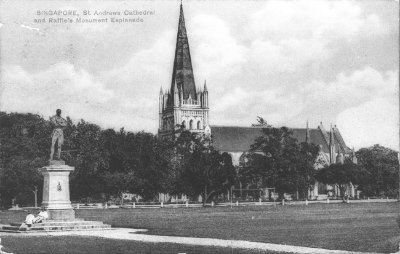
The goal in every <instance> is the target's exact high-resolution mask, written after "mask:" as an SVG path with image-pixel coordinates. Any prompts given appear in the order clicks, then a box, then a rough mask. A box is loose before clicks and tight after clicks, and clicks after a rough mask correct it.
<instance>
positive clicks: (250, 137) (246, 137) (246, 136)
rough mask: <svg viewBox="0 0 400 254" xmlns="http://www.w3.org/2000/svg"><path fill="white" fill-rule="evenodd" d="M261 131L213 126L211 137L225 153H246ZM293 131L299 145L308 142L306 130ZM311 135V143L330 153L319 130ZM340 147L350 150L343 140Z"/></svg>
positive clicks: (259, 129) (315, 130)
mask: <svg viewBox="0 0 400 254" xmlns="http://www.w3.org/2000/svg"><path fill="white" fill-rule="evenodd" d="M261 130H262V128H260V127H231V126H211V135H212V136H213V138H214V145H215V147H216V148H217V149H218V150H220V151H224V152H245V151H248V150H250V147H251V145H252V144H253V143H254V140H255V139H256V138H257V137H259V136H261V135H262V132H261ZM291 130H292V132H293V137H294V138H296V139H297V141H298V142H299V143H301V142H305V141H306V136H307V129H306V128H293V129H291ZM336 133H338V135H340V132H339V130H338V129H337V128H335V137H336ZM309 135H310V136H309V137H310V142H311V143H314V144H316V145H321V146H322V151H323V152H325V153H329V144H328V143H327V142H326V141H325V139H324V136H323V134H322V132H321V130H320V129H319V128H317V129H309ZM336 142H338V141H336ZM342 142H343V143H342ZM340 143H342V144H340ZM339 145H340V146H343V147H344V150H345V152H348V151H349V150H350V149H348V147H347V146H346V145H345V143H344V141H343V139H341V141H339Z"/></svg>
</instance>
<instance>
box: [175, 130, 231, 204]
mask: <svg viewBox="0 0 400 254" xmlns="http://www.w3.org/2000/svg"><path fill="white" fill-rule="evenodd" d="M175 149H176V152H177V155H178V156H179V157H180V160H181V164H180V166H181V167H180V168H179V169H178V175H179V178H178V179H179V184H178V186H177V187H178V188H177V190H179V191H182V193H185V194H187V195H189V196H191V197H192V198H194V197H197V196H199V195H201V196H202V200H203V204H205V203H206V202H207V201H208V200H209V199H210V197H212V196H213V195H218V194H222V193H226V191H227V190H228V189H229V188H230V187H231V186H232V185H233V182H234V177H235V169H234V167H233V165H232V158H231V156H230V155H229V154H227V153H221V152H219V151H218V150H216V149H215V147H214V146H213V145H212V139H211V138H210V137H206V136H201V135H198V134H195V133H190V132H188V131H183V132H182V133H181V135H180V137H179V138H178V139H177V142H176V144H175Z"/></svg>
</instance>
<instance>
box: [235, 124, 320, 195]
mask: <svg viewBox="0 0 400 254" xmlns="http://www.w3.org/2000/svg"><path fill="white" fill-rule="evenodd" d="M259 121H260V120H259ZM317 155H318V147H317V146H316V145H314V144H307V143H302V144H298V142H297V140H296V139H295V138H294V137H293V135H292V132H291V131H290V129H288V128H287V127H281V128H273V127H267V128H263V129H262V135H261V136H260V137H258V138H257V139H256V140H255V142H254V144H253V145H252V146H251V149H250V153H249V154H248V155H247V160H248V161H249V162H248V163H247V165H246V166H245V167H244V169H243V171H244V172H243V173H242V175H243V176H244V178H245V179H246V182H247V184H254V185H256V186H258V187H259V188H261V187H266V186H270V187H272V186H273V187H275V188H276V191H277V192H278V194H279V198H281V199H282V198H283V194H284V193H293V192H296V193H297V198H299V193H300V195H302V196H303V197H307V191H308V189H309V188H310V187H311V185H313V184H314V181H315V179H314V168H313V164H314V162H315V159H316V158H317Z"/></svg>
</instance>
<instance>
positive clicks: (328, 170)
mask: <svg viewBox="0 0 400 254" xmlns="http://www.w3.org/2000/svg"><path fill="white" fill-rule="evenodd" d="M368 175H369V173H368V172H367V171H366V170H365V169H363V168H362V167H361V166H359V165H357V164H354V163H344V164H331V165H329V166H328V167H325V168H323V169H321V170H319V171H318V173H317V175H316V179H317V180H318V181H319V182H322V183H324V184H330V185H335V184H336V185H337V186H338V187H339V190H340V193H341V195H342V197H343V199H344V198H345V195H344V193H346V190H347V187H348V186H349V185H350V184H356V185H362V184H364V183H365V182H366V181H368Z"/></svg>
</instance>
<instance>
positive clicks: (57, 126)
mask: <svg viewBox="0 0 400 254" xmlns="http://www.w3.org/2000/svg"><path fill="white" fill-rule="evenodd" d="M56 113H57V114H56V115H55V116H52V117H51V118H50V122H51V124H52V125H53V126H54V130H53V133H52V134H51V152H50V160H53V155H54V145H55V143H56V141H57V146H58V148H57V160H60V155H61V146H62V145H63V143H64V133H63V129H64V128H65V127H66V126H67V121H66V120H65V119H64V118H62V117H61V109H57V111H56Z"/></svg>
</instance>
